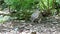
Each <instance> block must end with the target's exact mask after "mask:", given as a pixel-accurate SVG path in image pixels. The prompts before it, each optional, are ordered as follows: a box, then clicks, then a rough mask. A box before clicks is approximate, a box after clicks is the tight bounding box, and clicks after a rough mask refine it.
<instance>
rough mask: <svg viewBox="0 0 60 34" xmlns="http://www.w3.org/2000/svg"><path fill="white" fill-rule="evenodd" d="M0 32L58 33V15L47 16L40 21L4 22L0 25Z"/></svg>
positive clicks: (12, 33) (14, 33)
mask: <svg viewBox="0 0 60 34" xmlns="http://www.w3.org/2000/svg"><path fill="white" fill-rule="evenodd" d="M0 32H1V34H4V33H7V34H8V33H10V34H25V33H29V34H31V32H36V33H37V34H60V17H47V18H46V19H43V20H42V21H41V22H40V23H34V24H33V23H30V22H28V23H25V22H23V23H12V22H9V23H8V22H6V23H4V24H1V25H0Z"/></svg>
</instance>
